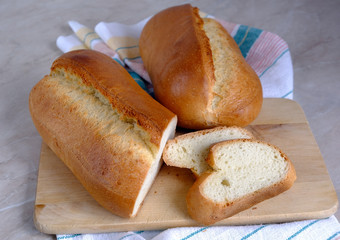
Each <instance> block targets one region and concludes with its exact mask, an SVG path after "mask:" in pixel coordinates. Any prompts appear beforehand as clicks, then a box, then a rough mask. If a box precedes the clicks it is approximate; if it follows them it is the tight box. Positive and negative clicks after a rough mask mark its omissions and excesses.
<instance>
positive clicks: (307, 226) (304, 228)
mask: <svg viewBox="0 0 340 240" xmlns="http://www.w3.org/2000/svg"><path fill="white" fill-rule="evenodd" d="M320 220H321V219H318V220H315V221H313V222H310V223H309V224H307V225H306V226H304V227H303V228H301V229H300V230H299V231H297V232H296V233H294V234H293V235H292V236H290V237H289V238H287V240H290V239H293V238H295V237H296V236H297V235H299V234H300V233H302V232H303V231H305V230H306V229H307V228H309V227H310V226H312V225H313V224H315V223H317V222H319V221H320Z"/></svg>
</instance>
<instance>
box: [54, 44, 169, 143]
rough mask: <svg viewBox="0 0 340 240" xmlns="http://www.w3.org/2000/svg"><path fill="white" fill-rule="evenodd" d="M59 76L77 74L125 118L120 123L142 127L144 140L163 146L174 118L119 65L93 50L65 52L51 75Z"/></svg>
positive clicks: (56, 62) (55, 64)
mask: <svg viewBox="0 0 340 240" xmlns="http://www.w3.org/2000/svg"><path fill="white" fill-rule="evenodd" d="M58 74H61V75H63V74H68V75H72V74H74V75H75V76H78V77H79V78H80V79H82V81H83V84H85V85H87V86H92V87H93V88H95V89H96V90H98V91H99V92H100V93H101V94H102V95H103V96H104V97H105V99H107V100H105V99H104V98H100V100H102V101H108V102H109V103H110V104H111V105H112V107H113V109H117V112H118V113H119V114H121V115H122V116H124V119H120V120H122V121H125V122H127V123H130V124H133V125H134V126H135V128H139V127H140V128H141V129H142V130H143V131H139V132H140V133H141V134H143V132H147V133H148V136H142V137H144V138H146V139H147V138H150V142H151V143H152V144H155V146H159V145H160V141H161V138H160V137H161V136H162V132H163V131H164V129H165V128H166V127H167V126H168V124H169V120H170V119H172V118H173V117H175V115H174V114H173V113H172V112H171V111H169V110H167V109H166V108H165V107H164V106H162V105H161V104H160V103H158V102H157V101H155V100H154V99H153V98H152V97H151V96H150V95H148V94H147V93H146V92H145V91H143V90H142V89H141V88H140V86H139V85H138V84H137V83H136V82H135V81H134V80H133V79H132V78H131V76H130V75H129V74H128V72H127V71H125V70H124V69H123V68H121V66H120V65H119V64H118V63H117V62H115V61H113V60H112V59H111V58H110V57H108V56H106V55H104V54H102V53H99V52H96V51H91V50H76V51H72V52H68V53H65V54H63V55H62V56H60V57H59V58H58V59H56V60H55V61H54V62H53V64H52V67H51V73H50V75H51V76H54V75H58ZM113 76H114V78H113ZM136 93H138V94H136ZM159 112H162V114H161V115H160V114H159ZM137 130H138V129H137Z"/></svg>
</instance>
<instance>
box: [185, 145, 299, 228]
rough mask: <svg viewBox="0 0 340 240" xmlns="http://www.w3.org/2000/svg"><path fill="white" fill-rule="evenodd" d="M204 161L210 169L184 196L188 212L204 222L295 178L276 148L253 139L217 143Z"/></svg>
mask: <svg viewBox="0 0 340 240" xmlns="http://www.w3.org/2000/svg"><path fill="white" fill-rule="evenodd" d="M207 161H208V163H209V164H210V166H211V167H212V168H213V171H210V172H205V173H204V174H202V175H201V176H200V177H199V178H198V179H197V180H196V181H195V183H194V184H193V186H192V187H191V188H190V190H189V192H188V194H187V198H186V200H187V207H188V212H189V214H190V216H191V217H192V218H193V219H194V220H196V221H198V222H200V223H202V224H205V225H210V224H213V223H215V222H217V221H220V220H222V219H224V218H227V217H230V216H232V215H234V214H237V213H238V212H241V211H243V210H245V209H248V208H250V207H251V206H253V205H255V204H257V203H259V202H261V201H263V200H266V199H268V198H271V197H274V196H276V195H278V194H280V193H282V192H284V191H286V190H288V189H289V188H290V187H291V186H292V185H293V183H294V181H295V179H296V173H295V169H294V166H293V164H292V163H291V161H290V160H289V159H288V157H287V156H286V155H285V154H284V153H283V152H282V151H281V150H280V149H279V148H277V147H275V146H273V145H271V144H269V143H266V142H262V141H258V140H254V139H242V140H240V139H239V140H230V141H225V142H221V143H217V144H215V145H214V146H212V147H211V149H210V152H209V155H208V158H207Z"/></svg>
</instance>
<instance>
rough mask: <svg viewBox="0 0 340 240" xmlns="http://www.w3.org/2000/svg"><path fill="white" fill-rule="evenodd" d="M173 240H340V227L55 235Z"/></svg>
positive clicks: (86, 239) (327, 223)
mask: <svg viewBox="0 0 340 240" xmlns="http://www.w3.org/2000/svg"><path fill="white" fill-rule="evenodd" d="M61 239H73V240H90V239H91V240H92V239H93V240H122V239H124V240H172V239H178V240H179V239H182V240H186V239H202V240H203V239H221V240H222V239H240V240H244V239H263V240H266V239H268V240H272V239H275V240H281V239H282V240H283V239H284V240H290V239H294V240H298V239H301V240H306V239H311V240H312V239H313V240H314V239H320V240H321V239H322V240H336V239H340V224H339V222H338V220H337V219H336V218H335V217H334V216H331V217H329V218H326V219H317V220H308V221H297V222H291V223H281V224H264V225H249V226H216V227H213V226H211V227H182V228H172V229H168V230H164V231H138V232H117V233H101V234H71V235H58V236H57V240H61Z"/></svg>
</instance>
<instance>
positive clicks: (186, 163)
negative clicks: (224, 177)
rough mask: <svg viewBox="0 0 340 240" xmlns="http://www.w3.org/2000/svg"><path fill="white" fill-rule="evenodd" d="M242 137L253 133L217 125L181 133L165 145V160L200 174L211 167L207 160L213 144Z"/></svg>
mask: <svg viewBox="0 0 340 240" xmlns="http://www.w3.org/2000/svg"><path fill="white" fill-rule="evenodd" d="M240 138H253V135H252V133H250V132H249V131H247V130H246V129H244V128H240V127H215V128H211V129H205V130H200V131H195V132H191V133H187V134H183V135H179V136H177V137H176V138H174V139H170V140H169V141H168V142H167V144H166V145H165V148H164V151H163V160H164V162H165V163H166V164H167V165H169V166H175V167H180V168H189V169H191V170H192V171H193V173H194V174H195V175H196V176H199V175H201V174H202V173H203V172H205V171H207V170H209V169H211V168H210V167H209V165H208V163H207V162H206V158H207V156H208V153H209V148H210V146H211V145H213V144H216V143H218V142H221V141H226V140H231V139H240Z"/></svg>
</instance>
